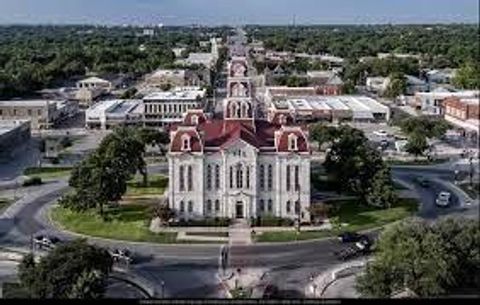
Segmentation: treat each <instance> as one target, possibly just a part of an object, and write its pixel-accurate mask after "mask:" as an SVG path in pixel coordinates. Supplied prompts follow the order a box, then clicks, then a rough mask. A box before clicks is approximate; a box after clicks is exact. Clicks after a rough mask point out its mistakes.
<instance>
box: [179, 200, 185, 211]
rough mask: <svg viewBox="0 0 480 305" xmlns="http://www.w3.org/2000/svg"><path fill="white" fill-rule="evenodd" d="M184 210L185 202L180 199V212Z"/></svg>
mask: <svg viewBox="0 0 480 305" xmlns="http://www.w3.org/2000/svg"><path fill="white" fill-rule="evenodd" d="M183 212H185V202H183V201H180V213H183Z"/></svg>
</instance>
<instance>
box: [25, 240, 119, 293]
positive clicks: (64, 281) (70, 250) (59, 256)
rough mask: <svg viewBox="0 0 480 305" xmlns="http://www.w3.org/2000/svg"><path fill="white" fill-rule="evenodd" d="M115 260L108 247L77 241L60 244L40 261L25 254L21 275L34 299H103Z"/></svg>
mask: <svg viewBox="0 0 480 305" xmlns="http://www.w3.org/2000/svg"><path fill="white" fill-rule="evenodd" d="M112 263H113V261H112V258H111V256H110V254H109V253H108V252H107V251H106V250H104V249H101V248H97V247H95V246H92V245H89V244H87V242H86V241H85V240H75V241H71V242H67V243H65V244H61V245H59V246H57V247H56V248H55V249H53V250H52V251H51V252H49V253H48V255H46V256H44V257H42V259H41V260H40V262H39V263H34V262H33V261H32V257H31V256H26V257H25V258H24V260H23V261H22V263H21V264H20V265H19V278H20V281H21V285H22V287H23V288H24V289H25V290H26V291H27V292H28V294H29V297H31V298H73V297H75V298H100V297H102V296H103V294H104V292H105V288H106V280H107V278H108V275H109V273H110V271H111V270H112Z"/></svg>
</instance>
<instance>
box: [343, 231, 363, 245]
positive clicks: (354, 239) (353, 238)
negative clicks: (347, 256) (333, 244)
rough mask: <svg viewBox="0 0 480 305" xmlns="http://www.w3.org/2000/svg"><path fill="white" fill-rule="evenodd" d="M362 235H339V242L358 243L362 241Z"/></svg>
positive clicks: (352, 233) (345, 233) (350, 233)
mask: <svg viewBox="0 0 480 305" xmlns="http://www.w3.org/2000/svg"><path fill="white" fill-rule="evenodd" d="M362 236H365V235H362V234H358V233H355V232H343V233H342V234H340V235H338V240H339V241H341V242H342V243H352V242H357V241H359V240H360V239H362Z"/></svg>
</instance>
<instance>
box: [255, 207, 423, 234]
mask: <svg viewBox="0 0 480 305" xmlns="http://www.w3.org/2000/svg"><path fill="white" fill-rule="evenodd" d="M326 203H328V202H326ZM331 204H332V205H333V204H335V205H338V209H337V211H335V212H332V215H330V217H338V219H339V221H340V222H341V223H346V224H348V225H347V226H346V227H342V229H341V231H360V230H366V229H370V228H375V227H380V226H383V225H385V224H388V223H391V222H394V221H397V220H401V219H403V218H406V217H409V216H411V215H413V214H414V213H415V212H416V211H417V209H418V202H417V201H416V200H415V199H400V201H399V203H398V204H397V205H396V206H393V207H392V208H390V209H376V208H373V207H366V206H360V205H359V204H358V203H357V201H356V200H344V201H335V203H331ZM338 233H339V232H338V231H337V230H331V231H302V232H300V233H297V232H295V231H293V230H292V231H287V232H265V233H263V234H259V235H257V236H255V240H256V241H257V242H284V241H293V240H306V239H316V238H322V237H328V236H334V235H336V234H338Z"/></svg>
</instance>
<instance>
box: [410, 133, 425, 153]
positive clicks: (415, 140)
mask: <svg viewBox="0 0 480 305" xmlns="http://www.w3.org/2000/svg"><path fill="white" fill-rule="evenodd" d="M427 149H428V143H427V138H426V137H425V136H424V135H423V134H420V133H418V132H415V133H412V134H411V135H410V136H409V138H408V142H407V144H406V145H405V150H406V151H407V152H408V153H410V154H413V155H415V156H421V155H423V153H424V152H425V150H427Z"/></svg>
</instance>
